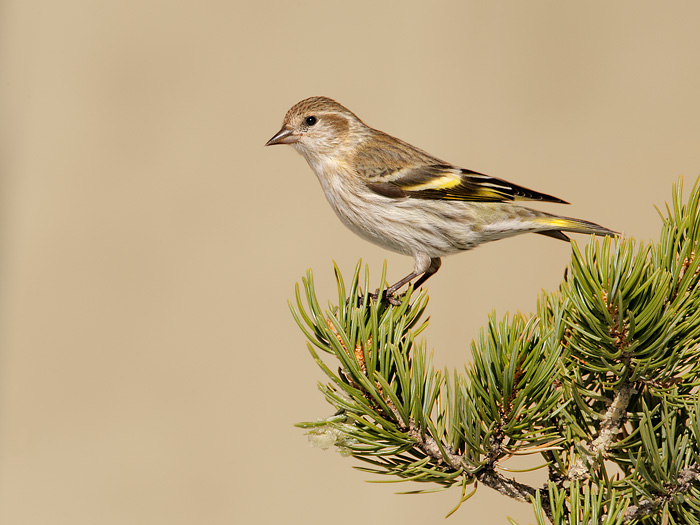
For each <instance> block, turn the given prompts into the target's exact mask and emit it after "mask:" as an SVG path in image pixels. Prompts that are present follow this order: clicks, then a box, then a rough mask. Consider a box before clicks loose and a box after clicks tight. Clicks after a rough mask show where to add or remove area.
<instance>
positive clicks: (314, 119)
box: [304, 117, 316, 126]
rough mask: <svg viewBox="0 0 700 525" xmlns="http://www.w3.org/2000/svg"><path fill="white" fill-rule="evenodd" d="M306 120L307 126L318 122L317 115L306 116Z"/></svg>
mask: <svg viewBox="0 0 700 525" xmlns="http://www.w3.org/2000/svg"><path fill="white" fill-rule="evenodd" d="M304 122H306V125H307V126H313V125H314V124H316V117H306V120H305V121H304Z"/></svg>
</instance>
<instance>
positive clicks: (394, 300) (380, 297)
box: [369, 288, 401, 306]
mask: <svg viewBox="0 0 700 525" xmlns="http://www.w3.org/2000/svg"><path fill="white" fill-rule="evenodd" d="M369 297H370V299H372V300H373V301H376V302H378V301H386V302H388V303H389V304H392V305H394V306H401V299H399V298H398V297H396V296H395V295H394V294H387V293H386V290H383V291H382V293H381V294H380V293H379V288H377V291H375V292H374V293H370V294H369Z"/></svg>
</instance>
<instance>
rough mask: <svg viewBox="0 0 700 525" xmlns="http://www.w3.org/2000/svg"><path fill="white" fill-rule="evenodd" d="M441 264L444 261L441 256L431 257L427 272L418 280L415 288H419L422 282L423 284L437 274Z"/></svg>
mask: <svg viewBox="0 0 700 525" xmlns="http://www.w3.org/2000/svg"><path fill="white" fill-rule="evenodd" d="M441 264H442V261H441V260H440V257H433V258H432V259H430V266H429V267H428V269H427V270H426V272H425V273H424V274H423V275H421V277H420V279H418V280H417V281H416V284H414V285H413V288H414V289H418V288H419V287H420V285H421V284H423V283H424V282H425V281H427V280H428V279H430V278H431V277H432V276H433V275H435V274H436V273H437V271H438V270H439V269H440V265H441Z"/></svg>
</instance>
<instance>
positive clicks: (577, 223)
mask: <svg viewBox="0 0 700 525" xmlns="http://www.w3.org/2000/svg"><path fill="white" fill-rule="evenodd" d="M538 222H540V223H541V224H542V226H543V228H542V231H538V232H537V233H539V234H540V235H547V236H548V237H554V238H555V239H561V240H563V241H568V240H569V238H568V237H567V236H566V235H565V234H564V232H572V233H588V234H591V233H592V234H594V235H602V236H616V235H620V234H619V233H618V232H616V231H613V230H609V229H608V228H606V227H604V226H601V225H600V224H596V223H594V222H590V221H584V220H582V219H572V218H571V217H560V216H558V215H549V214H542V215H541V216H540V217H538ZM545 226H546V228H545Z"/></svg>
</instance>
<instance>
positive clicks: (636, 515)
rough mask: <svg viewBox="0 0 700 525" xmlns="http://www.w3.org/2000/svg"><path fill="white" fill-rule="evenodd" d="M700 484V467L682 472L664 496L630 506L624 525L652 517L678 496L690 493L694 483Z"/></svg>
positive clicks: (689, 468) (625, 515) (693, 467)
mask: <svg viewBox="0 0 700 525" xmlns="http://www.w3.org/2000/svg"><path fill="white" fill-rule="evenodd" d="M697 482H700V466H698V465H693V466H692V467H688V468H685V469H683V470H681V471H680V473H679V475H678V477H677V478H676V480H675V482H674V483H673V484H669V485H668V487H667V488H668V491H667V492H666V493H664V494H657V495H656V496H655V497H654V498H652V499H644V500H642V501H640V502H639V503H638V504H637V505H630V506H629V507H627V510H626V511H625V514H624V518H625V519H624V523H632V522H633V521H635V520H638V519H640V518H643V517H645V516H650V515H651V514H653V513H654V512H656V510H657V509H658V508H659V507H661V506H663V505H664V504H666V503H668V502H670V501H671V500H672V499H673V497H674V496H675V495H677V494H686V493H688V492H689V491H690V489H691V488H692V486H693V483H697Z"/></svg>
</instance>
